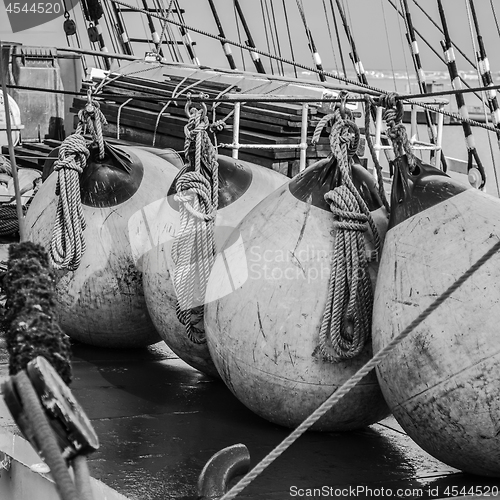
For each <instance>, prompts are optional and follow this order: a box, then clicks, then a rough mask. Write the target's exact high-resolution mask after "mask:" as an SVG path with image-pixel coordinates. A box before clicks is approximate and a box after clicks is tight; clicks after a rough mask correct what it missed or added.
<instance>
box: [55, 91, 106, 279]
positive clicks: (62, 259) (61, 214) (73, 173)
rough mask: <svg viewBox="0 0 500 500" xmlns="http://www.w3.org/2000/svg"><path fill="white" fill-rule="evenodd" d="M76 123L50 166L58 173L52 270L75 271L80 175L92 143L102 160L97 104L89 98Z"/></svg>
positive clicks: (80, 246) (80, 239)
mask: <svg viewBox="0 0 500 500" xmlns="http://www.w3.org/2000/svg"><path fill="white" fill-rule="evenodd" d="M78 118H79V123H78V126H77V128H76V131H75V133H74V134H72V135H70V136H69V137H67V138H66V139H65V140H64V141H63V143H62V144H61V146H60V149H59V157H58V159H57V160H56V162H55V163H54V171H56V172H58V177H57V183H56V195H57V196H59V199H58V203H57V211H56V219H55V221H54V227H53V230H52V239H51V241H50V252H49V256H50V260H51V263H52V265H53V267H54V268H55V269H68V270H70V271H75V270H76V269H78V266H79V265H80V262H81V260H82V257H83V254H84V253H85V248H86V243H85V237H84V234H83V232H84V230H85V227H86V223H85V217H84V215H83V209H82V200H81V195H80V174H81V173H82V172H83V170H84V168H85V167H86V166H87V160H88V158H89V155H90V151H89V147H90V145H91V144H93V143H96V144H97V146H98V148H99V158H100V159H102V158H104V154H105V153H104V139H103V134H102V126H103V125H105V124H106V123H107V122H106V118H105V117H104V115H103V114H102V112H101V110H100V108H99V103H98V102H97V101H96V100H95V99H92V98H91V97H90V94H89V102H88V104H87V105H86V106H85V108H84V109H81V110H80V111H79V113H78ZM86 133H90V134H91V136H92V143H91V144H87V142H86V140H85V138H84V137H83V136H84V134H86Z"/></svg>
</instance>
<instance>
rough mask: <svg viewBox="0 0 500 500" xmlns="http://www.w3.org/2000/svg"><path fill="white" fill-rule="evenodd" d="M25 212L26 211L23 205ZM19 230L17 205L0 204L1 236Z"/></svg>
mask: <svg viewBox="0 0 500 500" xmlns="http://www.w3.org/2000/svg"><path fill="white" fill-rule="evenodd" d="M23 212H24V213H26V210H25V208H24V207H23ZM18 232H19V220H18V218H17V208H16V205H0V236H9V235H11V234H16V233H18Z"/></svg>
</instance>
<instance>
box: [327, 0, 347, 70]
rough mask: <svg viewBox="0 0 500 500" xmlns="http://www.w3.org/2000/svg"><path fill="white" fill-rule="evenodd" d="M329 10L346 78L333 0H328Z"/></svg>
mask: <svg viewBox="0 0 500 500" xmlns="http://www.w3.org/2000/svg"><path fill="white" fill-rule="evenodd" d="M330 10H331V12H332V18H333V24H334V26H335V35H336V37H337V46H338V48H339V54H340V62H341V64H342V71H343V72H344V77H346V78H347V71H346V69H345V61H344V51H343V50H342V43H341V42H340V32H339V27H338V24H337V16H336V15H335V9H334V7H333V0H330Z"/></svg>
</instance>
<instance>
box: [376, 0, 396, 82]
mask: <svg viewBox="0 0 500 500" xmlns="http://www.w3.org/2000/svg"><path fill="white" fill-rule="evenodd" d="M380 6H381V7H382V16H383V18H384V28H385V39H386V42H387V50H388V52H389V60H390V62H391V70H392V81H393V83H394V91H397V84H396V74H395V71H394V60H393V57H392V50H391V44H390V43H389V31H388V29H387V18H386V13H385V7H384V0H380Z"/></svg>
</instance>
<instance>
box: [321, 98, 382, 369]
mask: <svg viewBox="0 0 500 500" xmlns="http://www.w3.org/2000/svg"><path fill="white" fill-rule="evenodd" d="M325 118H328V119H327V120H325V119H322V120H320V122H319V123H318V126H317V128H316V130H315V132H314V138H317V137H319V135H318V134H317V132H318V130H319V132H321V130H320V127H321V128H322V127H323V126H324V125H325V124H326V123H327V122H328V121H329V120H330V119H333V120H334V123H333V125H332V130H331V133H330V145H331V148H332V155H333V157H335V158H336V160H337V165H338V168H339V170H340V173H341V185H340V186H339V187H337V188H335V189H333V190H332V191H329V192H328V193H326V194H325V200H326V201H327V202H328V203H329V204H330V209H331V211H332V213H333V215H334V217H335V218H336V220H335V222H334V224H333V226H334V228H335V229H336V234H335V242H334V248H333V253H332V261H331V274H330V285H329V289H328V297H327V300H326V306H325V311H324V314H323V319H322V322H321V327H320V331H319V350H320V352H321V355H322V357H323V359H324V360H326V361H329V362H330V363H335V362H338V361H341V360H345V359H350V358H353V357H355V356H357V355H358V354H359V353H360V352H361V351H362V350H363V348H364V346H365V342H366V339H367V338H368V336H369V335H370V329H371V315H372V307H373V290H372V285H371V280H370V275H369V272H368V260H367V258H366V246H365V240H364V236H363V233H364V232H365V231H366V230H367V225H366V223H368V225H369V226H370V228H371V230H372V233H373V237H374V243H375V249H376V251H377V253H378V252H379V250H380V237H379V234H378V230H377V228H376V226H375V223H374V221H373V219H372V217H371V214H370V211H369V209H368V207H367V206H366V203H365V201H364V200H363V198H362V197H361V195H360V194H359V192H358V190H357V189H356V187H355V186H354V183H353V182H352V178H351V163H350V162H351V158H352V155H353V154H354V153H355V151H356V149H357V143H358V141H359V131H357V127H356V126H355V124H354V123H353V122H351V121H348V120H345V119H344V118H342V116H341V112H340V111H339V109H338V108H337V109H336V111H335V112H334V113H333V114H331V115H326V117H325ZM356 131H357V135H356ZM353 132H354V137H353Z"/></svg>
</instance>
